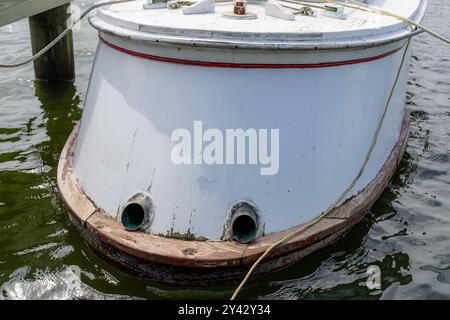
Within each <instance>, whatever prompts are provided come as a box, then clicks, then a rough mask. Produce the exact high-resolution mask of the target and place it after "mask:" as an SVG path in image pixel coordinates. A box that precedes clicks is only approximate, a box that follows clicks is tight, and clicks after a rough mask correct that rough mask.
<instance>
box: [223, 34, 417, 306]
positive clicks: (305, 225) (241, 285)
mask: <svg viewBox="0 0 450 320" xmlns="http://www.w3.org/2000/svg"><path fill="white" fill-rule="evenodd" d="M410 43H411V38H408V42H407V45H406V48H405V51H404V52H403V56H402V60H401V62H400V66H399V68H398V71H397V75H396V77H395V81H394V84H393V85H392V89H391V91H390V93H389V97H388V100H387V102H386V105H385V106H384V110H383V114H382V115H381V118H380V119H379V121H378V126H377V129H376V131H375V134H374V136H373V138H372V143H371V145H370V148H369V151H368V152H367V155H366V158H365V159H364V162H363V164H362V166H361V168H360V170H359V172H358V174H357V175H356V177H355V178H354V179H353V181H352V182H351V183H350V185H349V186H348V187H347V189H345V191H344V192H343V193H342V194H341V195H340V196H339V197H338V198H337V199H336V200H335V201H334V202H333V203H332V204H331V205H330V206H329V207H328V209H327V210H325V212H324V213H322V214H321V215H320V216H318V217H317V218H315V219H314V220H312V221H310V222H308V223H306V224H304V225H303V226H302V227H301V228H300V229H297V230H295V231H293V232H291V233H289V234H288V235H286V236H284V237H283V238H281V239H280V240H278V241H276V242H275V243H273V244H272V245H270V246H269V247H268V248H267V249H266V251H264V253H263V254H262V255H261V256H260V257H259V258H258V260H256V261H255V263H253V265H252V267H251V268H250V269H249V271H248V272H247V274H246V275H245V277H244V279H243V280H242V282H241V283H240V285H239V287H237V289H236V290H235V291H234V293H233V295H232V297H231V300H235V299H236V297H237V295H238V294H239V292H240V291H241V290H242V288H243V287H244V285H245V284H246V283H247V281H248V279H249V278H250V276H251V275H252V273H253V271H254V270H255V268H256V267H257V266H258V265H259V263H260V262H261V261H262V260H263V259H264V258H265V257H266V256H267V255H268V254H269V253H270V252H271V251H272V250H273V249H274V248H276V247H277V246H279V245H280V244H282V243H284V242H286V241H289V240H290V239H292V238H294V237H296V236H298V235H299V234H301V233H303V232H304V231H306V230H308V229H310V228H311V227H313V226H315V225H316V224H317V223H318V222H320V221H321V220H323V219H324V218H325V217H326V216H327V214H328V213H330V211H331V210H333V209H334V208H335V207H336V206H337V205H338V204H339V202H341V201H342V200H343V199H344V198H345V196H346V195H347V194H348V193H349V192H350V191H351V190H352V189H353V187H354V186H355V185H356V183H357V182H358V180H359V179H360V178H361V176H362V174H363V173H364V171H365V169H366V166H367V164H368V162H369V160H370V158H371V157H372V153H373V150H374V149H375V146H376V144H377V141H378V136H379V134H380V131H381V127H382V126H383V122H384V119H385V117H386V113H387V111H388V109H389V105H390V103H391V100H392V96H393V94H394V91H395V88H396V86H397V83H398V80H399V78H400V75H401V71H402V67H403V64H404V62H405V60H406V54H407V52H408V49H409V45H410Z"/></svg>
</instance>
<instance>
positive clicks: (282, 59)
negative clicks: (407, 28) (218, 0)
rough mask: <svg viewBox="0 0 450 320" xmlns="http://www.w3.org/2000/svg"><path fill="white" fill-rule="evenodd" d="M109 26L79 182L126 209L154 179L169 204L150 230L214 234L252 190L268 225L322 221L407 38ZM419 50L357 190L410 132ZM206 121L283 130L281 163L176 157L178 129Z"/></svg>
mask: <svg viewBox="0 0 450 320" xmlns="http://www.w3.org/2000/svg"><path fill="white" fill-rule="evenodd" d="M97 22H98V21H97ZM94 24H95V21H94ZM99 25H101V22H98V23H97V27H98V26H99ZM100 36H101V37H102V39H104V41H101V42H100V44H99V47H98V50H97V57H96V59H95V64H94V68H93V71H92V78H91V81H90V84H89V90H88V94H87V98H86V104H85V109H84V111H83V117H82V120H81V126H80V130H79V135H78V139H77V145H76V150H75V155H74V173H75V175H76V176H77V179H78V183H79V184H80V186H81V188H82V189H83V191H84V193H85V194H86V195H87V196H88V197H89V198H90V199H91V200H92V201H93V202H94V203H95V205H96V206H97V207H98V208H100V209H102V210H103V211H104V213H105V214H106V215H108V216H110V217H112V218H114V219H117V220H119V221H120V215H121V210H122V208H123V206H124V204H125V203H127V201H128V200H129V199H130V197H132V196H133V195H134V194H136V193H137V192H141V191H145V190H148V191H149V192H150V193H151V197H152V200H153V203H154V205H155V213H154V217H153V220H152V222H151V224H150V225H149V226H148V227H147V228H146V229H145V232H147V233H150V234H155V235H159V234H162V235H168V236H174V235H180V234H181V235H186V234H193V235H195V236H196V237H205V238H207V239H210V240H226V239H228V238H229V230H227V227H226V220H227V217H228V215H229V214H230V210H231V209H232V207H233V206H234V205H235V204H236V203H237V202H239V201H241V200H248V201H250V202H252V203H254V204H255V205H256V206H257V207H258V208H259V211H260V214H261V217H260V219H261V234H265V235H267V234H272V233H275V232H280V231H283V230H287V229H290V228H293V227H295V226H298V225H300V224H302V223H305V222H307V221H310V220H311V219H313V218H315V217H317V216H318V215H319V214H321V213H322V212H323V211H324V210H326V209H327V208H328V206H329V205H330V204H331V203H332V202H333V201H334V200H335V199H336V198H338V197H339V195H340V194H341V193H342V192H343V190H345V189H346V188H347V187H348V186H349V184H350V183H351V181H352V180H353V179H354V178H355V176H356V175H357V174H358V171H359V169H360V168H361V165H362V163H363V162H364V159H365V157H366V155H367V152H368V149H369V148H370V145H371V142H372V139H373V136H374V133H375V130H376V128H377V124H378V122H379V119H380V117H381V115H382V112H383V109H384V107H385V104H386V102H387V101H388V96H389V94H390V91H391V88H392V86H393V84H394V81H395V78H396V75H397V72H398V70H399V67H400V63H401V61H402V56H403V54H404V50H406V45H405V44H406V42H407V40H405V39H398V40H396V41H393V42H387V43H384V44H380V45H377V46H368V47H367V48H363V47H360V48H354V49H335V50H325V51H309V50H300V49H296V50H294V49H292V50H285V51H271V50H268V51H264V50H259V51H258V50H255V49H235V50H233V49H231V48H227V49H217V48H209V49H208V48H201V49H198V48H193V47H183V46H180V45H168V44H165V45H160V44H158V43H155V42H150V41H137V40H136V39H132V40H130V39H129V38H128V39H126V38H123V37H122V36H119V35H117V34H116V35H114V34H111V32H102V31H101V32H100ZM138 55H139V56H138ZM160 57H164V58H167V59H166V60H165V61H161V59H159V58H160ZM406 57H407V58H406V59H405V62H404V65H403V66H402V67H401V71H400V78H399V81H398V83H397V85H396V87H395V90H394V93H393V96H392V99H391V102H390V105H389V109H388V112H387V114H386V117H385V120H384V122H383V126H382V128H381V132H380V135H379V138H378V142H377V144H376V146H375V149H374V152H373V155H372V157H371V159H370V161H369V162H368V164H367V167H366V170H365V172H364V174H363V175H362V177H361V178H360V179H359V181H358V183H357V184H356V186H355V187H354V188H353V189H352V191H351V192H350V193H349V194H348V195H347V196H346V199H345V200H347V199H349V198H351V197H353V196H355V195H357V194H358V193H359V192H360V191H361V190H363V189H364V188H365V187H366V186H367V185H368V184H369V183H370V182H371V181H372V180H373V179H374V178H375V176H376V175H377V173H378V172H379V171H380V170H381V168H382V166H383V164H384V163H385V162H386V160H387V159H388V157H389V155H390V153H391V151H392V150H393V148H394V145H395V144H396V142H397V141H398V139H399V134H400V129H401V124H402V121H403V116H404V112H405V110H404V107H405V90H406V81H407V76H408V69H409V57H410V53H409V52H407V53H406ZM199 62H202V63H201V64H200V63H199ZM229 64H234V66H230V65H229ZM254 64H257V65H258V66H255V65H254ZM280 65H283V66H280ZM198 120H201V121H202V122H203V127H204V128H203V129H204V130H206V129H208V128H216V129H219V130H221V131H223V132H225V130H226V129H237V128H242V129H244V130H246V129H249V128H256V129H262V128H264V129H279V134H280V149H279V171H278V173H277V174H275V175H261V174H260V166H258V165H207V164H199V165H176V164H174V163H173V162H172V161H171V151H172V148H173V147H174V145H175V143H174V142H173V141H171V134H172V133H173V131H174V130H176V129H179V128H185V129H188V130H189V131H191V132H192V131H193V125H194V121H198Z"/></svg>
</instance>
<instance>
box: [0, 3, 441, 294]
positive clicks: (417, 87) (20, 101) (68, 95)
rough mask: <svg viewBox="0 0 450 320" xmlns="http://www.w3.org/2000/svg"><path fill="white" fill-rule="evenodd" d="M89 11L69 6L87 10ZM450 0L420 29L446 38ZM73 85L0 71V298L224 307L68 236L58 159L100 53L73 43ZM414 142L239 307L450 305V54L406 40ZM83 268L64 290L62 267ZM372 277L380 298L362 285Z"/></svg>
mask: <svg viewBox="0 0 450 320" xmlns="http://www.w3.org/2000/svg"><path fill="white" fill-rule="evenodd" d="M93 2H94V1H92V0H90V1H84V2H81V1H75V4H76V5H78V6H82V4H85V5H84V8H86V7H87V6H88V5H89V4H91V3H93ZM448 17H450V1H445V0H431V1H430V5H429V10H428V14H427V17H426V18H425V20H424V24H425V25H427V26H429V27H431V28H432V29H434V30H436V31H438V32H441V33H443V34H446V35H447V36H450V19H449V18H448ZM74 38H75V48H76V64H77V80H76V81H75V83H73V84H72V83H67V84H48V83H42V82H35V81H33V71H32V67H31V66H27V67H25V68H22V69H15V70H8V71H5V70H0V286H1V289H0V298H22V299H24V298H55V299H63V298H107V299H117V298H126V297H129V298H148V299H170V298H179V299H183V298H228V297H229V296H230V295H231V293H232V291H233V289H234V287H235V286H234V285H230V286H225V287H212V288H211V287H209V288H201V289H198V288H185V287H182V288H179V287H173V286H165V285H160V284H154V283H150V282H146V281H143V280H141V279H139V278H136V277H133V276H129V275H127V274H125V273H123V272H122V271H120V270H118V269H116V268H115V267H112V266H110V265H109V264H107V263H105V262H104V261H103V260H102V259H100V258H98V257H97V256H96V255H95V254H94V253H93V252H92V251H91V250H90V249H89V248H88V247H87V246H86V245H85V244H84V242H83V241H82V240H81V238H80V237H79V235H78V232H77V231H76V230H75V228H74V227H73V226H72V224H71V222H70V221H69V218H68V216H67V213H66V211H65V209H64V206H63V204H62V202H61V200H60V199H59V196H58V191H57V188H56V168H57V163H58V157H59V154H60V152H61V150H62V148H63V145H64V143H65V141H66V139H67V137H68V135H69V133H70V131H71V130H72V127H73V126H74V124H75V123H76V121H77V120H78V119H79V118H80V114H81V108H82V106H83V99H84V97H85V92H86V88H87V82H88V77H89V73H90V68H91V65H92V61H93V57H94V52H95V48H96V43H97V35H96V32H95V31H94V30H93V29H92V28H91V27H90V26H89V25H88V24H87V22H84V23H83V25H82V27H81V29H79V30H76V31H75V34H74ZM29 46H30V44H29V35H28V24H27V22H26V21H21V22H18V23H15V24H12V25H10V26H6V27H2V28H0V62H2V63H8V62H13V61H14V59H16V58H17V57H24V56H27V55H28V54H29V52H30V49H29ZM407 104H408V106H407V107H408V108H409V109H410V111H411V116H412V121H411V134H410V140H409V145H408V149H407V152H406V154H405V157H404V158H403V160H402V162H401V165H400V167H399V169H398V170H397V173H396V174H395V176H394V178H393V180H392V182H391V184H390V185H389V187H388V188H387V189H386V190H385V192H384V193H383V195H382V197H381V198H380V199H379V200H378V202H377V203H376V204H375V206H374V207H373V208H372V210H371V211H370V213H369V214H368V215H367V216H366V217H365V218H364V220H363V221H362V222H361V223H359V224H358V225H357V226H356V227H355V228H354V229H353V230H352V231H351V232H350V233H349V234H348V235H347V236H346V237H345V238H344V239H343V240H342V241H340V242H338V243H337V244H335V245H333V246H331V247H329V248H327V249H324V250H322V251H320V252H318V253H317V254H314V255H312V256H310V257H309V258H307V259H305V260H303V261H302V262H300V263H299V264H297V265H296V266H294V267H292V268H290V269H289V270H287V271H284V272H281V273H277V274H274V275H270V276H268V277H266V278H264V279H262V280H259V281H257V282H254V283H251V284H249V285H248V286H247V287H246V289H245V290H244V291H242V293H241V296H240V297H241V298H251V299H254V298H257V299H272V298H273V299H329V298H333V299H354V298H362V299H379V298H385V299H393V298H395V299H401V298H425V299H431V298H450V47H449V46H445V45H444V44H443V43H441V42H439V41H437V40H435V39H433V38H431V37H429V36H426V35H421V36H420V37H418V38H416V41H415V42H414V59H413V60H412V70H411V74H410V79H409V85H408V97H407ZM70 265H77V266H79V267H80V268H81V270H82V277H81V279H82V282H83V285H82V286H81V288H80V289H79V290H75V291H74V290H69V288H68V287H67V283H66V280H67V273H66V272H65V269H66V267H67V266H70ZM370 265H377V266H379V267H380V269H381V277H382V278H381V289H379V290H369V289H368V288H367V287H366V279H367V274H366V271H367V268H368V266H370Z"/></svg>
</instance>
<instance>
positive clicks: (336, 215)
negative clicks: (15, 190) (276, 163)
mask: <svg viewBox="0 0 450 320" xmlns="http://www.w3.org/2000/svg"><path fill="white" fill-rule="evenodd" d="M408 128H409V115H408V113H407V112H405V116H404V120H403V124H402V128H401V132H400V136H399V139H398V142H397V144H396V145H395V147H394V149H393V151H392V152H391V154H390V156H389V158H388V160H387V161H386V163H385V164H384V165H383V167H382V169H381V170H380V172H379V173H378V174H377V176H376V177H375V179H374V180H372V181H371V183H370V184H369V185H368V186H367V187H366V188H365V189H364V190H363V191H362V192H361V193H359V194H358V195H356V196H355V197H353V198H351V199H349V200H347V201H346V202H345V203H344V204H342V205H341V206H340V207H338V208H336V209H335V210H333V211H332V212H330V213H329V214H328V216H327V217H326V218H325V219H323V220H321V221H320V222H319V223H317V224H316V225H315V226H314V227H312V228H310V229H308V230H306V231H305V232H303V233H301V234H300V235H298V236H296V237H295V238H293V239H291V240H289V241H288V242H286V243H285V244H282V245H280V246H279V247H277V248H275V249H274V250H273V251H272V252H271V253H270V254H269V256H268V257H267V259H266V260H265V261H264V262H263V263H262V264H261V265H260V266H259V267H258V268H257V270H256V271H255V276H258V275H262V274H265V273H268V272H271V271H275V270H280V269H283V268H287V267H288V266H290V265H292V264H294V263H296V262H297V261H299V260H300V259H302V258H304V257H305V256H307V255H309V254H311V253H313V252H315V251H317V250H319V249H321V248H323V247H325V246H327V245H329V244H330V243H332V242H334V241H336V240H337V239H339V237H341V236H342V235H343V234H345V233H346V232H347V231H348V230H350V229H351V228H352V227H353V226H354V225H355V224H356V223H357V222H359V221H360V220H361V219H362V218H363V217H364V215H365V213H366V212H367V210H368V209H369V208H370V207H371V206H372V205H373V203H374V202H375V201H376V200H377V199H378V197H379V196H380V195H381V193H382V192H383V190H384V189H385V187H386V186H387V184H388V183H389V181H390V179H391V177H392V175H393V173H394V172H395V170H396V168H397V165H398V163H399V160H400V159H401V157H402V155H403V152H404V150H405V145H406V142H407V139H408V132H409V130H408ZM77 132H78V126H76V127H75V129H74V130H73V132H72V134H71V136H70V137H69V139H68V141H67V143H66V146H65V147H64V150H63V152H62V155H61V159H60V162H59V166H58V188H59V190H60V194H61V197H62V198H63V200H64V202H65V203H66V206H67V208H68V210H69V213H70V216H71V218H72V221H74V223H75V225H76V226H77V227H78V229H79V230H80V232H81V234H82V236H83V237H84V238H85V240H86V241H87V242H88V243H89V245H91V247H93V248H94V250H96V251H97V252H99V253H100V254H101V255H103V256H105V257H106V258H107V259H109V260H112V261H115V262H116V263H118V264H119V265H121V266H122V267H125V268H127V269H128V270H131V271H133V272H136V273H138V274H140V275H143V276H146V277H148V278H151V279H153V280H156V281H163V282H174V283H179V284H183V283H186V284H189V283H202V282H205V281H208V282H217V281H225V280H230V279H235V278H238V277H240V276H242V275H243V274H245V272H246V271H247V270H248V267H249V266H250V265H251V264H252V263H253V262H255V261H256V259H258V257H259V256H260V255H261V254H262V253H263V252H264V251H265V250H266V249H267V248H268V246H270V245H271V244H272V243H273V242H275V241H277V240H278V239H280V238H281V237H283V236H285V235H286V234H287V233H290V232H292V231H294V230H295V229H297V228H300V227H301V225H300V226H298V227H296V228H293V229H290V230H286V231H283V232H279V233H274V234H270V235H267V236H264V237H261V238H259V239H257V241H255V242H254V243H251V244H248V245H244V244H239V243H236V242H233V241H183V240H177V239H170V238H166V237H162V236H155V235H150V234H145V233H142V232H130V231H126V230H125V229H124V228H123V227H122V225H121V224H120V223H119V222H117V221H116V220H113V219H111V218H109V217H107V216H106V215H105V214H104V213H102V212H101V211H100V210H97V209H95V206H94V205H93V204H92V202H91V201H90V200H89V199H88V198H87V197H86V196H85V195H84V194H83V192H82V191H81V188H80V187H79V185H78V183H77V180H76V177H75V175H74V172H73V169H72V165H73V163H72V161H73V156H74V154H73V152H74V146H75V143H76V139H77Z"/></svg>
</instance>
